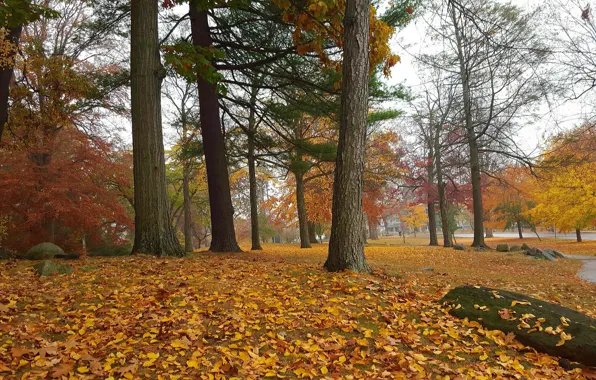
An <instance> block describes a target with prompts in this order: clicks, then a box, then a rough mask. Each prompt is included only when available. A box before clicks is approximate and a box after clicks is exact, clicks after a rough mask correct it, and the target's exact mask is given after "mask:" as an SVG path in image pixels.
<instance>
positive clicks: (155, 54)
mask: <svg viewBox="0 0 596 380" xmlns="http://www.w3.org/2000/svg"><path fill="white" fill-rule="evenodd" d="M157 7H158V4H157V2H155V1H152V0H132V2H131V54H130V68H131V113H132V145H133V174H134V204H135V241H134V246H133V249H132V253H133V254H134V253H146V254H151V255H157V256H184V250H183V249H182V247H181V246H180V243H179V242H178V240H177V239H176V234H175V232H174V228H173V226H172V224H171V223H170V215H169V212H170V210H169V207H168V193H167V187H166V186H167V185H166V168H165V159H164V148H163V134H162V124H161V81H162V79H163V77H164V75H165V71H164V69H163V67H162V65H161V61H160V57H159V43H158V31H157V14H158V8H157Z"/></svg>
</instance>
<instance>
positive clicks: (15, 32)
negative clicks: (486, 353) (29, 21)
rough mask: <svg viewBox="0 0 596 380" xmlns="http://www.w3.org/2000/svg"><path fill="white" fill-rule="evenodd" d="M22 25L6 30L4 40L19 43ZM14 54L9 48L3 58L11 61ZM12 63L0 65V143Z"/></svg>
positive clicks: (6, 112) (6, 115) (4, 123)
mask: <svg viewBox="0 0 596 380" xmlns="http://www.w3.org/2000/svg"><path fill="white" fill-rule="evenodd" d="M22 30H23V26H22V25H18V26H16V27H14V28H10V29H9V30H8V34H7V35H6V40H7V41H9V42H10V43H11V44H13V45H14V46H18V45H19V41H20V39H21V31H22ZM15 54H16V49H14V50H11V51H10V54H9V55H8V56H6V57H4V60H6V61H9V62H10V61H11V60H12V58H13V57H14V56H15ZM13 69H14V65H12V64H9V65H7V66H2V67H0V143H1V142H2V134H3V133H4V126H5V125H6V123H7V122H8V94H9V92H10V82H11V80H12V73H13Z"/></svg>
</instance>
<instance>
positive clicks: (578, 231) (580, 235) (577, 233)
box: [575, 228, 582, 243]
mask: <svg viewBox="0 0 596 380" xmlns="http://www.w3.org/2000/svg"><path fill="white" fill-rule="evenodd" d="M575 237H576V238H577V242H578V243H581V242H582V232H581V231H580V229H579V228H576V229H575Z"/></svg>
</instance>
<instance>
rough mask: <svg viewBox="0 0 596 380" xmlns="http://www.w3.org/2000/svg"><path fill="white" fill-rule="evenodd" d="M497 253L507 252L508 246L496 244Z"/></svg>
mask: <svg viewBox="0 0 596 380" xmlns="http://www.w3.org/2000/svg"><path fill="white" fill-rule="evenodd" d="M497 252H509V246H508V245H507V244H497Z"/></svg>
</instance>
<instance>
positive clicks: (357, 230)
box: [325, 0, 370, 272]
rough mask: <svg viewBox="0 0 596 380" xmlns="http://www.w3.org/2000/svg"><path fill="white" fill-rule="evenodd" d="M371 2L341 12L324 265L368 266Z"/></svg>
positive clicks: (352, 2) (355, 1) (359, 1)
mask: <svg viewBox="0 0 596 380" xmlns="http://www.w3.org/2000/svg"><path fill="white" fill-rule="evenodd" d="M369 18H370V3H369V2H368V1H365V0H347V1H346V10H345V16H344V34H343V41H344V60H343V64H342V72H343V77H342V84H341V90H342V93H341V108H340V127H339V145H338V153H337V160H336V166H335V180H334V183H333V204H332V215H333V216H332V221H331V236H330V240H329V253H328V257H327V261H326V262H325V268H327V270H329V271H332V272H335V271H340V270H344V269H349V270H352V271H356V272H367V271H369V270H370V268H369V267H368V265H367V264H366V259H365V257H364V239H363V237H362V225H363V219H362V218H363V215H362V188H363V177H364V147H365V142H366V141H365V140H366V118H367V113H368V82H369V70H370V67H369Z"/></svg>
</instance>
